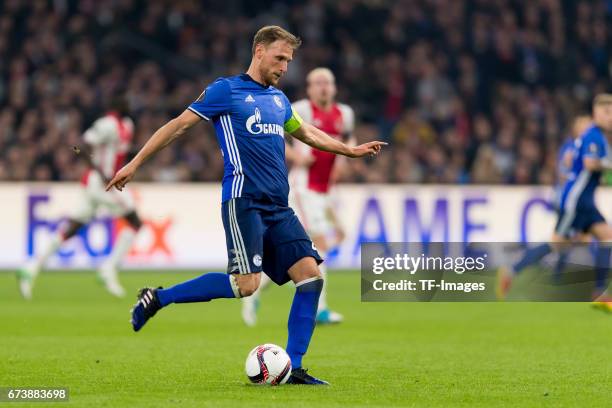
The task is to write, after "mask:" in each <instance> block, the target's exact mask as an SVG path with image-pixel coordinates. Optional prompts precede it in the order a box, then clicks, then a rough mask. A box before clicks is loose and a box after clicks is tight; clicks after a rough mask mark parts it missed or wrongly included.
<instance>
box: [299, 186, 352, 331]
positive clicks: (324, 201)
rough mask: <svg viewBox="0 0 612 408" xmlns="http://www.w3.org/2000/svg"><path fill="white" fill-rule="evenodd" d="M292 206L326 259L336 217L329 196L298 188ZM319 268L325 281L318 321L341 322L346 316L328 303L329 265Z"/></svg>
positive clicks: (321, 322) (326, 322) (318, 308)
mask: <svg viewBox="0 0 612 408" xmlns="http://www.w3.org/2000/svg"><path fill="white" fill-rule="evenodd" d="M291 206H292V207H293V208H295V209H296V213H297V215H298V218H299V219H300V221H301V222H302V224H303V225H304V226H305V229H306V232H307V233H308V235H309V236H310V238H311V239H312V242H313V243H314V244H315V246H316V248H317V251H318V252H319V255H320V256H321V257H322V258H323V259H326V257H327V252H328V251H329V249H330V245H329V243H328V238H327V235H328V233H329V232H331V231H332V230H333V229H334V226H333V225H332V222H331V221H332V219H334V218H335V217H334V215H335V214H334V213H333V208H332V207H331V205H330V203H329V200H328V196H327V195H326V194H321V193H317V192H314V191H311V190H300V189H297V190H296V191H295V192H294V193H293V194H292V199H291ZM319 270H320V272H321V275H322V277H323V282H324V283H323V289H322V290H321V296H320V297H319V304H318V306H317V318H316V321H317V323H318V324H330V323H340V322H342V320H343V319H344V317H343V316H342V315H341V314H340V313H338V312H335V311H333V310H330V309H329V306H328V304H327V285H328V283H327V266H326V265H325V264H321V265H320V266H319Z"/></svg>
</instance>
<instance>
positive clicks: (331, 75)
mask: <svg viewBox="0 0 612 408" xmlns="http://www.w3.org/2000/svg"><path fill="white" fill-rule="evenodd" d="M319 75H322V76H326V77H327V78H329V79H330V80H331V81H332V82H336V77H335V76H334V73H333V72H332V71H331V69H329V68H325V67H318V68H315V69H313V70H312V71H310V72H309V73H308V75H306V83H308V84H309V83H310V82H311V81H312V80H313V79H314V78H315V77H317V76H319Z"/></svg>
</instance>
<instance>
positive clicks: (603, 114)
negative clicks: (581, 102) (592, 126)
mask: <svg viewBox="0 0 612 408" xmlns="http://www.w3.org/2000/svg"><path fill="white" fill-rule="evenodd" d="M593 118H594V119H595V123H596V124H597V126H600V127H602V128H603V129H604V130H605V131H606V132H612V104H606V105H599V106H596V107H595V109H594V112H593Z"/></svg>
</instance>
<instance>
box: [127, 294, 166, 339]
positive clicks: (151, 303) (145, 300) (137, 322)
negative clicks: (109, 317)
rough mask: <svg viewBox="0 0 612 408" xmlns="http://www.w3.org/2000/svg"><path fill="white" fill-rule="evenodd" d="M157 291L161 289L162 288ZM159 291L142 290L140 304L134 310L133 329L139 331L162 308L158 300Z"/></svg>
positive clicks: (139, 297)
mask: <svg viewBox="0 0 612 408" xmlns="http://www.w3.org/2000/svg"><path fill="white" fill-rule="evenodd" d="M157 289H161V286H160V287H158V288H157ZM157 289H153V288H142V289H140V292H138V302H136V304H135V305H134V307H133V308H132V311H131V313H132V320H131V323H132V328H133V329H134V331H136V332H137V331H139V330H140V329H142V326H144V325H145V323H146V322H147V321H148V320H149V319H150V318H152V317H153V316H155V313H157V311H158V310H159V309H161V308H162V306H161V304H160V303H159V299H158V298H157Z"/></svg>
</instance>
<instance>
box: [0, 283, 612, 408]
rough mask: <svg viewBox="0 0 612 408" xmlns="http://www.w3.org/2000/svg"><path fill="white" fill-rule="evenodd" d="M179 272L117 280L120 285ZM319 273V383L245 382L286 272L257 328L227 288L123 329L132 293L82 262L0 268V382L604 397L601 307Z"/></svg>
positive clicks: (508, 399) (287, 392)
mask: <svg viewBox="0 0 612 408" xmlns="http://www.w3.org/2000/svg"><path fill="white" fill-rule="evenodd" d="M192 276H195V273H187V272H174V273H171V272H167V273H161V272H158V273H141V272H130V273H125V274H123V275H122V280H123V282H124V283H125V285H126V287H127V288H128V290H129V292H130V293H131V294H132V293H135V292H136V289H137V288H138V287H140V286H143V285H155V284H158V285H159V284H161V285H169V284H171V283H173V282H178V281H182V280H184V279H187V278H190V277H192ZM329 284H330V294H329V298H330V303H331V305H332V306H333V308H334V309H336V310H338V311H340V312H342V313H343V314H344V315H345V318H346V322H345V323H343V324H341V325H338V326H333V327H319V328H317V330H315V334H314V337H313V340H312V343H311V347H310V351H309V353H308V355H307V357H306V359H305V361H304V363H305V366H306V367H309V368H310V369H311V372H312V373H313V374H314V375H316V376H320V377H322V378H324V379H326V380H329V381H330V382H331V384H332V385H331V386H330V387H307V386H306V387H305V386H297V387H296V386H281V387H263V386H253V385H249V384H247V383H248V380H247V379H246V377H245V374H244V368H243V365H244V360H245V358H246V354H247V353H248V351H249V350H250V349H251V348H252V347H253V346H255V345H257V344H260V343H266V342H273V343H278V344H280V345H284V344H285V342H286V317H287V313H288V308H289V305H290V301H291V297H292V293H293V289H291V288H290V287H288V286H289V285H286V287H282V288H277V287H271V288H270V289H268V290H267V291H266V292H265V293H264V295H263V302H262V306H261V308H260V323H259V325H258V326H257V327H256V328H247V327H245V326H244V325H243V324H242V321H241V319H240V314H239V311H240V302H238V301H235V300H219V301H213V302H210V303H201V304H190V305H172V306H171V307H169V308H168V309H166V310H162V311H160V312H159V313H158V315H157V316H156V317H155V318H153V320H152V321H151V322H149V324H148V325H147V326H146V327H145V328H144V329H143V331H142V332H140V333H133V332H132V330H131V327H130V324H129V322H128V321H129V315H128V312H129V310H130V307H131V304H132V303H133V301H134V296H132V295H131V296H130V297H129V298H128V299H124V300H117V299H114V298H112V297H110V296H109V295H107V294H106V292H105V291H104V290H103V289H102V288H101V287H100V286H98V284H97V283H96V281H95V279H94V277H93V275H92V274H91V273H48V274H43V275H42V276H41V278H40V279H39V281H38V284H37V287H36V288H35V289H36V290H35V298H34V300H33V301H31V302H25V301H23V300H22V299H21V298H20V297H19V296H18V293H17V289H16V284H15V279H14V276H13V275H12V274H9V273H0V387H1V386H11V387H25V386H35V387H62V386H66V387H69V389H70V402H69V403H57V404H53V406H54V407H55V406H57V407H59V406H71V407H72V406H74V407H76V406H84V407H93V406H95V407H123V406H126V407H127V406H129V407H133V406H147V407H169V406H180V407H192V406H193V407H206V406H210V407H241V408H242V407H251V406H253V407H283V408H286V407H294V406H295V407H298V406H307V407H315V406H320V407H374V406H378V407H393V406H408V407H450V406H462V407H475V406H476V407H499V406H505V407H517V406H534V407H547V406H549V407H562V406H568V407H569V406H583V407H586V406H588V407H598V406H601V407H604V406H608V407H609V406H611V404H612V400H611V395H610V390H612V368H611V367H612V347H611V345H610V342H611V341H612V315H606V314H604V313H602V312H598V311H595V310H592V309H591V308H590V307H589V305H588V304H585V303H574V304H561V303H548V304H545V303H481V304H476V303H385V304H383V303H361V302H360V299H359V293H360V292H359V275H358V274H357V273H356V272H351V273H346V272H345V273H333V274H332V275H331V278H330V280H329ZM0 405H7V404H2V403H0ZM18 405H19V406H20V407H21V406H27V405H26V404H18ZM31 405H33V406H41V405H40V404H31Z"/></svg>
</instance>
